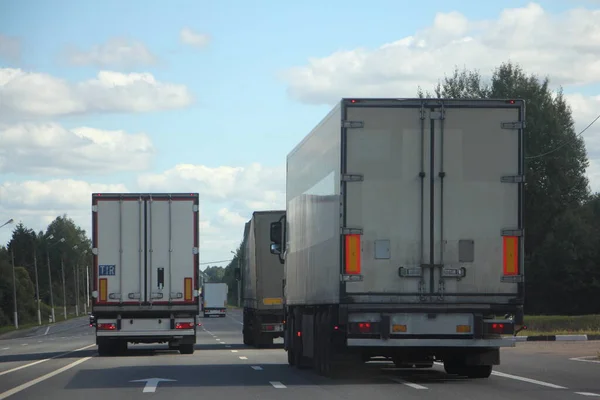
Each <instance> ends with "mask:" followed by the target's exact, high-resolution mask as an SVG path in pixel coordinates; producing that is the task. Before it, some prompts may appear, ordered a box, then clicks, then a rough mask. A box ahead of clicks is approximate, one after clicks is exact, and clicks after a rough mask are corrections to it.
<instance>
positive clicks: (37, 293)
mask: <svg viewBox="0 0 600 400" xmlns="http://www.w3.org/2000/svg"><path fill="white" fill-rule="evenodd" d="M33 270H34V271H35V297H36V300H37V317H38V325H41V324H42V311H41V309H40V308H41V306H40V284H39V281H38V268H37V251H36V248H35V243H34V244H33Z"/></svg>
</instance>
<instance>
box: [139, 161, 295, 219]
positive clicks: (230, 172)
mask: <svg viewBox="0 0 600 400" xmlns="http://www.w3.org/2000/svg"><path fill="white" fill-rule="evenodd" d="M138 184H139V186H140V187H141V188H142V189H143V190H153V191H166V192H169V191H183V192H187V191H193V192H199V193H202V199H201V200H205V201H211V202H229V203H230V204H232V205H233V206H234V207H235V208H241V209H252V210H257V209H272V208H278V207H283V206H284V201H285V167H284V166H279V167H264V166H262V165H260V164H258V163H254V164H251V165H249V166H246V167H229V166H221V167H215V168H212V167H207V166H205V165H193V164H179V165H176V166H175V167H174V168H172V169H169V170H167V171H165V172H163V173H161V174H145V175H142V176H140V178H139V179H138Z"/></svg>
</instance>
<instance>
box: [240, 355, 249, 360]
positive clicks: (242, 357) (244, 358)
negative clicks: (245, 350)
mask: <svg viewBox="0 0 600 400" xmlns="http://www.w3.org/2000/svg"><path fill="white" fill-rule="evenodd" d="M247 359H248V357H245V356H240V360H247Z"/></svg>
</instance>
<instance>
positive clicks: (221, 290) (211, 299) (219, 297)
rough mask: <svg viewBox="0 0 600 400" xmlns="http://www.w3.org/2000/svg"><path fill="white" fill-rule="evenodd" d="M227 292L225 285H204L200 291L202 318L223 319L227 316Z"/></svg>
mask: <svg viewBox="0 0 600 400" xmlns="http://www.w3.org/2000/svg"><path fill="white" fill-rule="evenodd" d="M227 292H228V287H227V284H226V283H205V284H204V288H203V289H202V296H203V300H204V305H203V307H202V311H203V313H204V317H205V318H206V317H210V316H211V315H217V316H219V317H225V316H226V315H227Z"/></svg>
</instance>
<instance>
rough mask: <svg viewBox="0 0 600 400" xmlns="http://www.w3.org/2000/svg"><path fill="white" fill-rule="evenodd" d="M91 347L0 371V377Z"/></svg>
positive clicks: (87, 347)
mask: <svg viewBox="0 0 600 400" xmlns="http://www.w3.org/2000/svg"><path fill="white" fill-rule="evenodd" d="M92 346H95V344H90V345H89V346H85V347H82V348H81V349H77V350H72V351H67V352H66V353H62V354H59V355H57V356H54V357H50V358H44V359H42V360H37V361H34V362H32V363H29V364H25V365H21V366H20V367H16V368H13V369H9V370H6V371H2V372H0V376H2V375H6V374H10V373H11V372H15V371H18V370H20V369H23V368H27V367H32V366H34V365H37V364H41V363H43V362H46V361H48V360H53V359H55V358H58V357H62V356H66V355H67V354H71V353H75V352H76V351H81V350H85V349H89V348H90V347H92Z"/></svg>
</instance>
